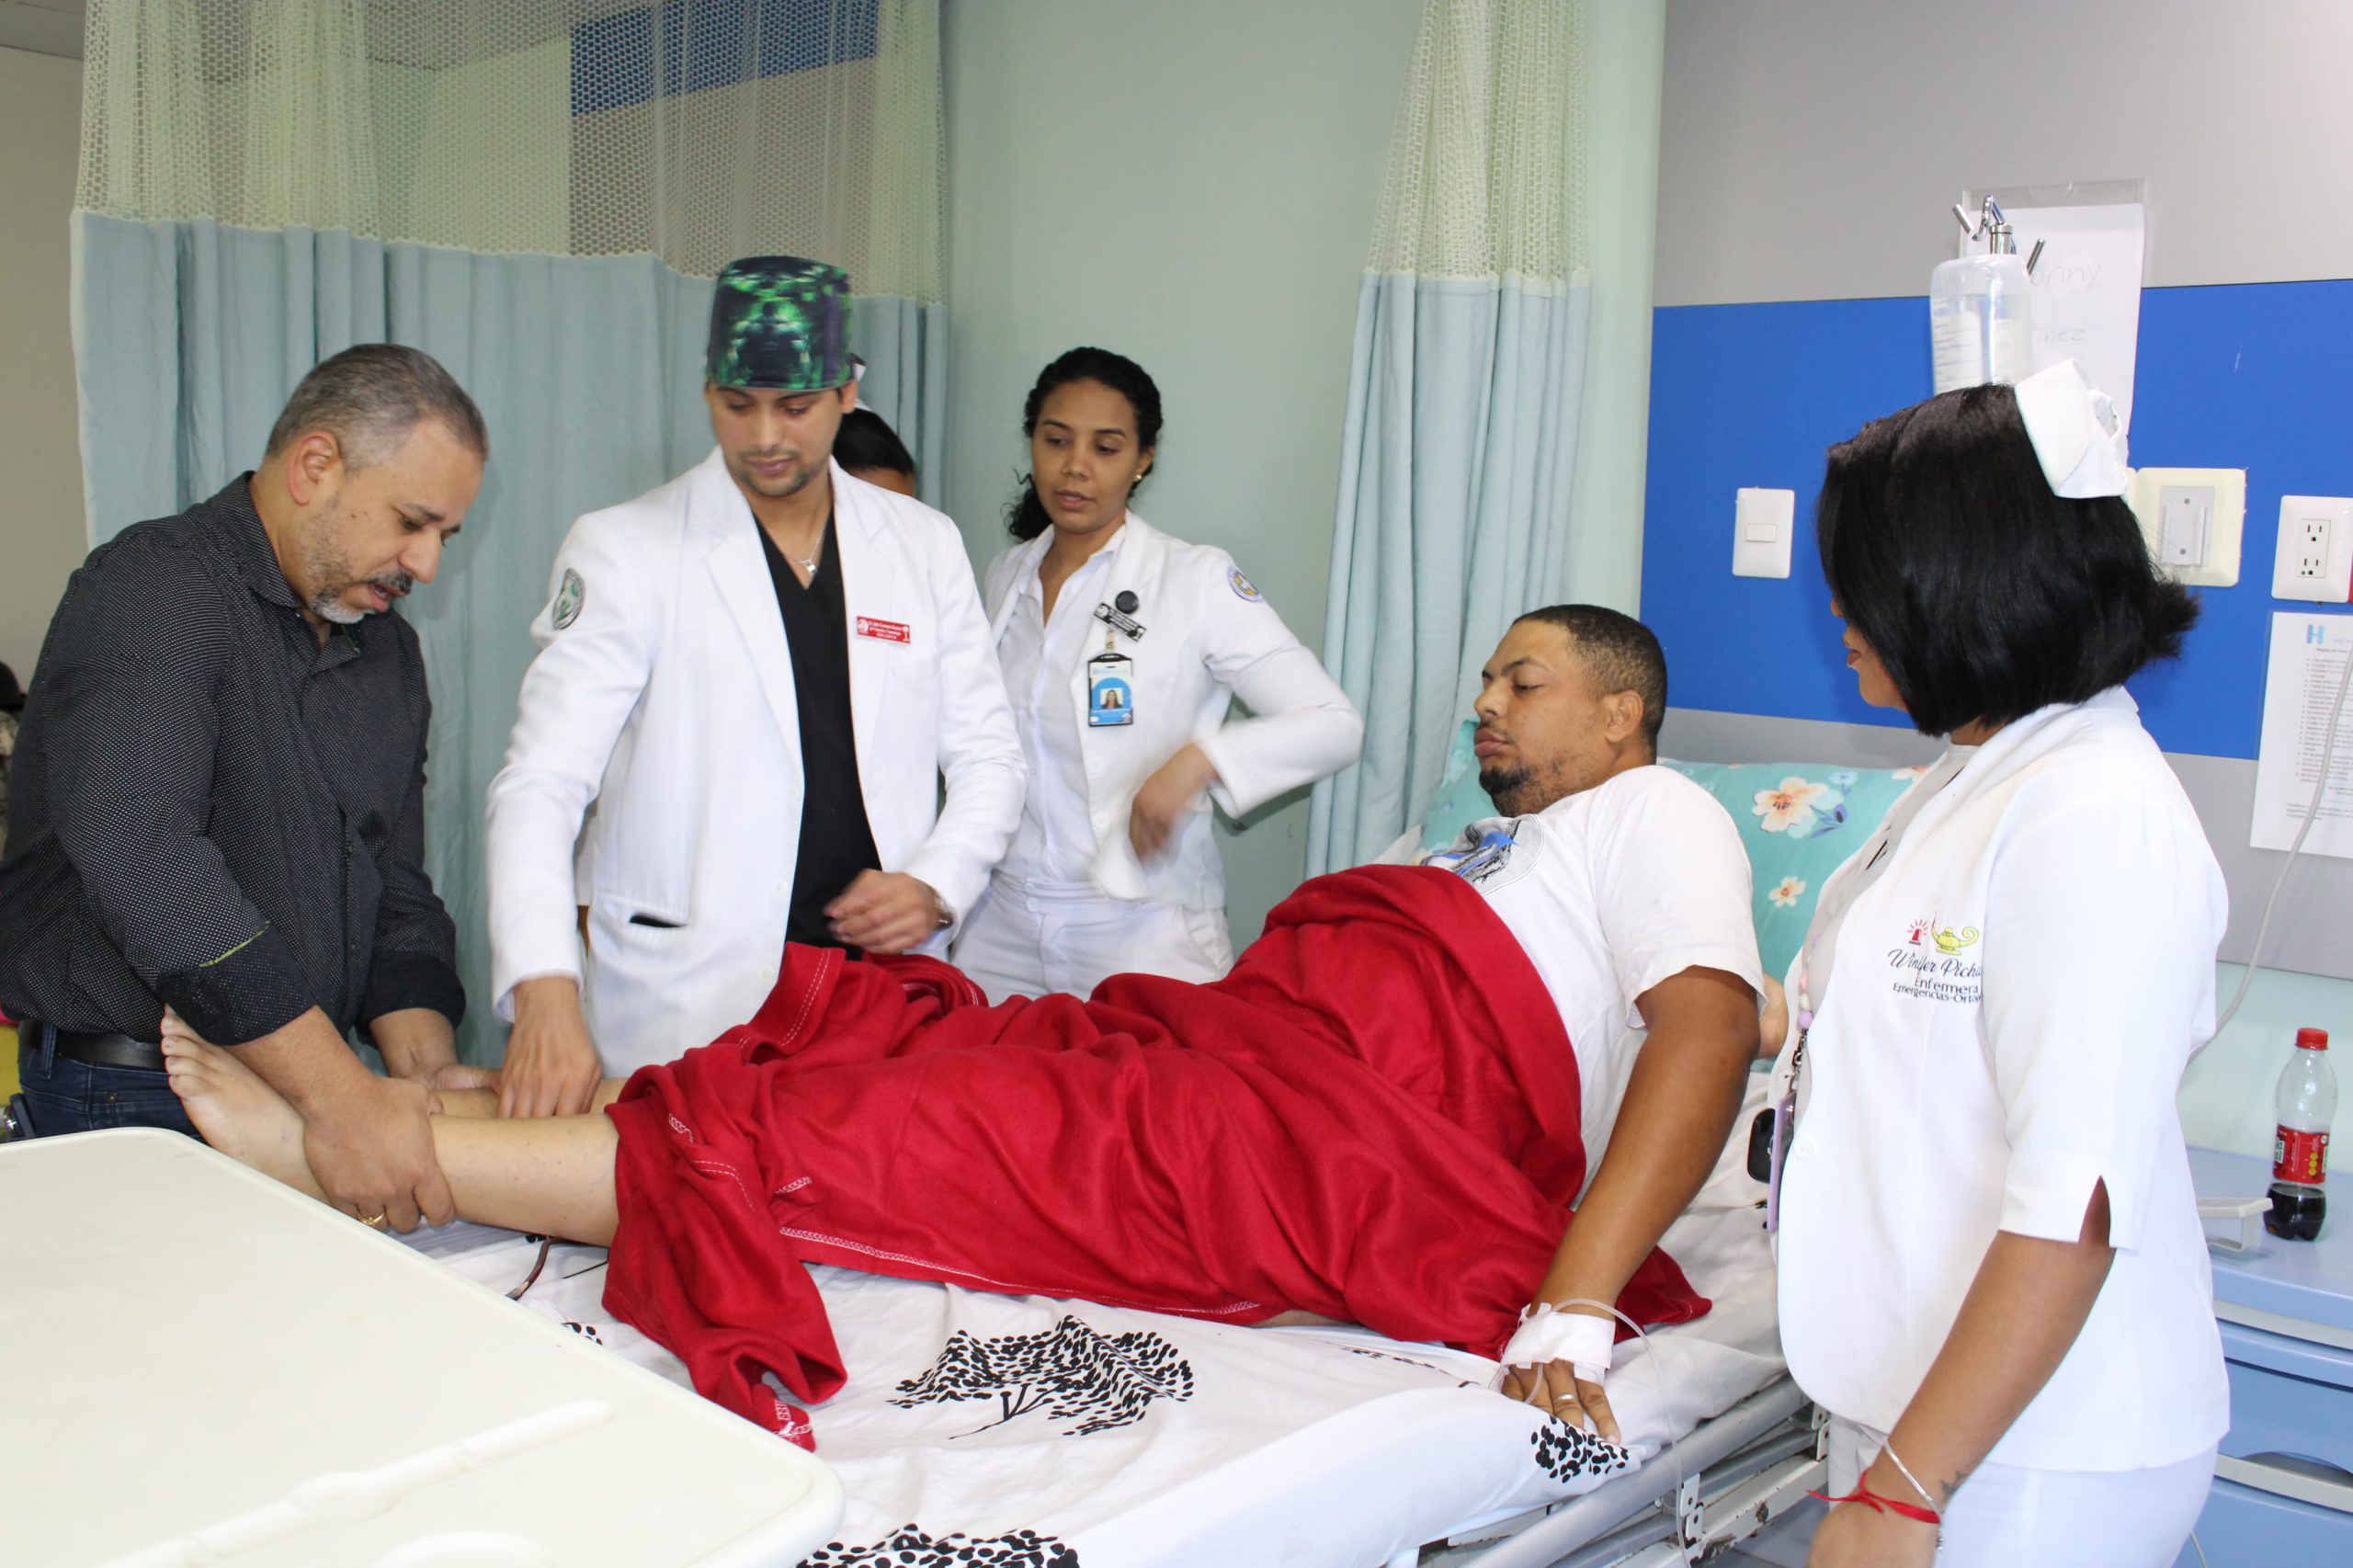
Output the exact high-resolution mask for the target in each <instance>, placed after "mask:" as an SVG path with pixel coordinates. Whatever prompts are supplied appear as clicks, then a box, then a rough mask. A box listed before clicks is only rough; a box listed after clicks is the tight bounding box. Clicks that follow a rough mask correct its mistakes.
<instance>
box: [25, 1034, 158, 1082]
mask: <svg viewBox="0 0 2353 1568" xmlns="http://www.w3.org/2000/svg"><path fill="white" fill-rule="evenodd" d="M41 1028H43V1030H44V1032H45V1033H46V1034H47V1036H48V1039H49V1044H50V1049H51V1051H55V1052H56V1053H57V1054H58V1055H60V1056H63V1058H65V1059H66V1060H67V1061H68V1062H82V1063H84V1064H85V1065H87V1066H91V1067H143V1068H145V1069H147V1070H148V1071H150V1072H154V1073H160V1072H162V1071H163V1070H164V1048H163V1047H162V1046H160V1045H150V1044H148V1043H147V1042H146V1041H145V1040H133V1039H131V1037H130V1036H129V1035H127V1034H117V1033H115V1032H114V1031H113V1030H111V1029H104V1030H93V1031H90V1032H88V1033H83V1032H78V1031H76V1030H74V1029H61V1028H49V1027H48V1026H47V1025H43V1026H41Z"/></svg>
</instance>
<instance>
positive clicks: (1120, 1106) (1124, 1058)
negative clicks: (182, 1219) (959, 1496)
mask: <svg viewBox="0 0 2353 1568" xmlns="http://www.w3.org/2000/svg"><path fill="white" fill-rule="evenodd" d="M1577 1110H1578V1085H1577V1071H1576V1059H1575V1057H1574V1054H1573V1053H1572V1052H1571V1051H1570V1049H1569V1041H1568V1038H1567V1035H1566V1034H1565V1033H1564V1031H1563V1028H1562V1026H1561V1020H1560V1013H1559V1011H1558V1009H1557V1008H1555V1007H1554V1006H1553V1004H1552V997H1551V995H1550V994H1548V993H1547V992H1546V991H1545V989H1544V984H1543V982H1542V981H1541V980H1540V978H1538V976H1537V973H1536V971H1535V968H1534V966H1533V965H1531V964H1530V963H1529V961H1528V960H1527V958H1526V957H1525V956H1524V955H1523V954H1522V953H1521V951H1520V949H1519V947H1518V943H1517V942H1516V941H1514V940H1513V938H1512V937H1511V935H1510V933H1509V931H1508V930H1507V929H1506V927H1505V926H1504V925H1503V923H1502V922H1501V921H1500V920H1499V919H1497V918H1496V916H1495V914H1494V912H1493V911H1491V910H1490V909H1489V908H1488V907H1487V903H1486V901H1485V900H1484V899H1483V898H1482V897H1481V896H1480V895H1479V893H1478V892H1477V891H1476V890H1474V889H1472V888H1471V887H1470V886H1469V885H1468V884H1466V883H1464V882H1463V881H1461V879H1460V878H1458V877H1455V876H1452V875H1449V874H1448V873H1446V872H1444V871H1438V870H1429V869H1419V868H1406V867H1370V868H1366V869H1360V870H1353V871H1344V872H1340V873H1338V874H1336V875H1334V876H1328V877H1322V878H1318V879H1316V880H1315V881H1311V882H1308V883H1307V884H1306V885H1305V886H1303V887H1302V888H1301V889H1300V890H1299V892H1296V893H1295V894H1293V895H1292V896H1291V897H1290V899H1289V900H1288V901H1286V902H1285V903H1283V904H1282V905H1281V906H1280V907H1279V908H1278V909H1277V910H1276V911H1275V912H1274V913H1273V915H1270V916H1268V918H1267V930H1266V934H1265V935H1264V936H1263V937H1260V938H1259V939H1258V940H1257V941H1256V942H1255V943H1253V944H1252V945H1251V947H1250V948H1249V949H1248V950H1247V951H1245V953H1244V954H1243V955H1242V958H1241V960H1240V961H1239V962H1238V963H1237V964H1236V965H1235V966H1234V969H1233V973H1231V974H1229V975H1228V976H1227V977H1226V978H1225V979H1223V980H1222V981H1219V982H1217V983H1215V984H1211V985H1193V984H1188V983H1184V982H1181V981H1173V980H1164V979H1161V978H1158V977H1156V976H1148V975H1118V976H1114V977H1113V978H1111V979H1109V980H1107V981H1105V982H1104V983H1103V984H1102V985H1101V986H1099V987H1097V990H1096V993H1095V994H1094V996H1093V997H1092V998H1091V999H1089V1000H1086V1001H1081V1000H1079V999H1077V998H1076V997H1071V996H1050V997H1046V998H1044V999H1042V1000H1040V1001H1036V1002H1021V1001H1015V1002H1007V1003H1006V1004H1004V1005H1003V1006H996V1007H990V1006H986V1005H985V1001H984V999H983V997H982V996H981V995H980V993H979V992H978V990H977V989H976V988H975V987H974V986H973V985H972V983H971V982H970V981H968V980H966V979H965V978H964V977H963V975H962V974H961V973H959V972H958V971H955V970H954V969H951V968H949V966H948V965H946V964H942V963H938V962H936V961H934V960H926V959H914V960H883V961H878V962H853V961H849V960H847V959H846V957H845V956H844V955H843V954H842V953H840V952H838V951H835V950H833V949H814V948H801V947H794V948H791V949H788V952H787V957H786V961H785V965H784V971H783V973H782V975H781V976H780V977H779V980H778V982H777V986H776V989H775V991H774V992H773V993H771V994H770V995H769V997H768V1000H767V1003H766V1004H765V1005H764V1006H762V1007H761V1009H760V1013H759V1016H758V1017H756V1018H754V1019H753V1020H752V1021H751V1022H750V1023H748V1024H745V1025H742V1026H739V1027H738V1028H733V1029H730V1030H729V1031H728V1032H727V1033H726V1034H725V1035H723V1036H722V1037H721V1038H720V1039H719V1040H717V1041H716V1042H714V1043H713V1044H711V1045H709V1046H705V1047H703V1048H701V1049H700V1050H697V1051H688V1053H687V1054H686V1056H685V1057H684V1058H683V1059H681V1060H680V1061H677V1062H672V1063H670V1064H668V1065H666V1066H660V1067H648V1068H645V1069H643V1070H642V1071H640V1072H639V1073H638V1074H636V1075H635V1076H634V1077H632V1078H631V1080H630V1083H629V1085H628V1087H627V1089H626V1090H625V1091H624V1092H623V1093H622V1096H621V1098H620V1101H619V1102H618V1103H617V1104H615V1105H614V1106H613V1107H612V1108H611V1110H610V1112H609V1114H610V1115H611V1117H612V1118H613V1120H614V1121H615V1123H616V1124H617V1125H618V1127H619V1129H620V1153H619V1155H618V1160H617V1165H616V1167H615V1173H614V1175H615V1183H616V1187H617V1196H618V1199H619V1202H620V1230H619V1232H618V1233H617V1234H616V1235H615V1237H614V1240H613V1247H612V1260H611V1267H610V1272H609V1276H608V1284H607V1286H606V1290H605V1304H606V1305H607V1306H608V1308H610V1309H611V1310H612V1311H613V1312H615V1313H616V1314H618V1315H619V1316H620V1317H621V1318H623V1319H625V1320H627V1321H628V1322H630V1323H631V1324H635V1325H636V1326H637V1327H639V1328H640V1329H642V1330H643V1331H644V1332H645V1333H646V1334H647V1335H651V1336H652V1337H653V1338H654V1339H656V1340H658V1341H660V1342H661V1343H662V1344H664V1345H666V1346H669V1347H670V1348H671V1349H673V1350H674V1351H676V1353H677V1354H678V1355H679V1356H680V1357H681V1358H684V1359H685V1361H686V1363H687V1366H688V1369H689V1370H690V1371H691V1372H692V1373H693V1375H694V1380H695V1386H696V1388H698V1389H699V1390H700V1391H701V1392H702V1393H703V1394H704V1395H705V1396H706V1397H708V1398H710V1399H712V1400H714V1401H716V1402H718V1403H721V1404H723V1405H725V1406H727V1407H728V1408H729V1409H731V1410H734V1411H736V1412H738V1413H739V1414H742V1415H746V1416H749V1417H750V1418H751V1419H753V1420H755V1421H757V1422H759V1423H761V1424H762V1425H764V1426H769V1427H771V1428H772V1429H775V1430H779V1431H784V1432H786V1433H787V1434H788V1435H790V1436H792V1437H796V1438H799V1439H800V1440H801V1441H804V1442H805V1441H807V1440H808V1437H807V1432H808V1428H807V1426H806V1425H805V1422H804V1421H803V1420H802V1419H801V1417H800V1416H799V1413H798V1412H797V1411H795V1410H793V1409H792V1407H791V1406H790V1405H789V1404H787V1403H785V1402H784V1401H782V1400H781V1399H779V1398H778V1397H777V1396H776V1395H775V1394H774V1393H773V1392H770V1391H769V1389H768V1388H767V1386H766V1385H765V1383H764V1374H765V1373H767V1372H770V1371H773V1372H774V1373H775V1374H776V1376H777V1378H778V1379H779V1380H780V1381H782V1383H783V1384H784V1385H785V1386H786V1387H788V1388H789V1389H790V1390H791V1391H792V1392H794V1393H796V1394H798V1395H800V1396H801V1397H802V1398H805V1399H824V1397H826V1396H827V1395H828V1394H831V1393H832V1392H834V1391H835V1389H837V1388H839V1387H840V1386H841V1384H842V1381H843V1377H844V1373H843V1367H842V1359H841V1355H840V1352H839V1351H838V1350H837V1349H836V1347H835V1342H834V1335H833V1332H832V1329H831V1326H830V1325H829V1324H828V1323H827V1321H826V1318H825V1311H824V1303H823V1301H822V1300H821V1299H820V1298H819V1296H818V1293H817V1290H816V1288H815V1286H814V1285H813V1284H812V1283H811V1281H810V1279H809V1277H808V1275H807V1273H806V1271H805V1270H804V1269H803V1267H801V1266H802V1265H803V1264H808V1263H830V1264H838V1265H841V1266H842V1267H848V1268H856V1269H861V1270H864V1271H866V1272H868V1273H873V1274H892V1275H897V1276H900V1277H901V1278H909V1279H934V1280H944V1281H948V1282H949V1283H952V1284H957V1285H962V1286H966V1287H970V1288H972V1289H978V1290H998V1291H1005V1292H1009V1293H1017V1294H1029V1293H1035V1294H1039V1295H1046V1296H1063V1297H1076V1298H1080V1299H1084V1300H1087V1301H1102V1302H1106V1303H1109V1304H1113V1305H1119V1306H1133V1307H1144V1308H1149V1309H1151V1310H1153V1311H1155V1312H1176V1313H1181V1314H1184V1315H1188V1316H1193V1317H1203V1318H1213V1319H1218V1320H1222V1321H1226V1322H1235V1323H1250V1322H1256V1320H1258V1319H1260V1318H1263V1317H1267V1316H1269V1315H1271V1314H1273V1313H1275V1312H1280V1311H1283V1310H1285V1309H1290V1308H1299V1309H1303V1310H1305V1311H1308V1312H1320V1313H1323V1314H1324V1315H1325V1316H1327V1317H1334V1318H1340V1319H1344V1320H1347V1321H1349V1322H1353V1323H1360V1324H1365V1325H1366V1326H1367V1327H1370V1328H1372V1329H1375V1330H1378V1331H1379V1332H1381V1333H1382V1334H1385V1335H1391V1336H1392V1337H1393V1338H1398V1339H1408V1340H1412V1339H1431V1340H1442V1341H1447V1342H1449V1343H1453V1344H1458V1345H1463V1346H1469V1347H1470V1348H1472V1349H1475V1350H1479V1351H1482V1352H1484V1353H1486V1354H1489V1355H1493V1354H1495V1352H1497V1351H1498V1350H1500V1349H1501V1348H1502V1346H1503V1344H1504V1342H1505V1340H1506V1339H1507V1338H1508V1337H1509V1336H1510V1334H1511V1331H1512V1329H1513V1327H1514V1325H1515V1322H1516V1319H1517V1315H1518V1312H1519V1309H1520V1308H1521V1307H1522V1306H1524V1305H1526V1304H1527V1302H1528V1301H1529V1298H1530V1297H1531V1296H1532V1295H1534V1293H1535V1290H1536V1288H1537V1286H1538V1284H1539V1283H1540V1281H1541V1279H1542V1278H1543V1275H1544V1271H1545V1268H1546V1267H1547V1266H1548V1264H1549V1263H1550V1262H1551V1260H1552V1253H1553V1249H1554V1248H1555V1247H1556V1246H1557V1245H1558V1244H1559V1242H1560V1239H1561V1234H1562V1233H1563V1230H1564V1229H1565V1228H1566V1226H1567V1224H1568V1221H1569V1217H1570V1210H1569V1204H1570V1201H1571V1199H1573V1198H1574V1196H1575V1195H1576V1193H1577V1190H1578V1189H1579V1187H1582V1186H1583V1184H1584V1179H1585V1150H1584V1146H1583V1143H1582V1141H1581V1139H1580V1137H1579V1135H1578V1131H1577ZM1619 1304H1620V1308H1621V1310H1623V1311H1624V1312H1627V1313H1628V1314H1629V1315H1631V1316H1632V1317H1633V1318H1635V1319H1637V1320H1638V1321H1640V1322H1643V1323H1645V1324H1661V1323H1681V1322H1684V1321H1686V1320H1688V1319H1690V1318H1694V1317H1697V1316H1699V1314H1700V1313H1701V1312H1705V1311H1707V1308H1708V1303H1707V1302H1706V1301H1704V1300H1703V1299H1701V1298H1700V1297H1699V1296H1698V1295H1697V1294H1696V1293H1694V1292H1693V1290H1691V1287H1690V1285H1689V1283H1688V1281H1687V1280H1685V1278H1683V1274H1682V1271H1681V1270H1680V1269H1678V1268H1677V1267H1676V1266H1675V1264H1674V1263H1673V1261H1672V1260H1671V1259H1669V1258H1668V1257H1667V1256H1665V1254H1663V1253H1657V1252H1654V1253H1653V1254H1652V1255H1651V1256H1650V1258H1649V1259H1648V1260H1647V1261H1646V1262H1645V1263H1644V1264H1643V1267H1642V1268H1641V1269H1640V1270H1639V1271H1638V1272H1637V1273H1636V1274H1635V1276H1634V1278H1633V1280H1632V1282H1631V1283H1630V1284H1629V1285H1628V1286H1627V1288H1626V1290H1625V1293H1624V1294H1623V1295H1622V1296H1620V1298H1619Z"/></svg>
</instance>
